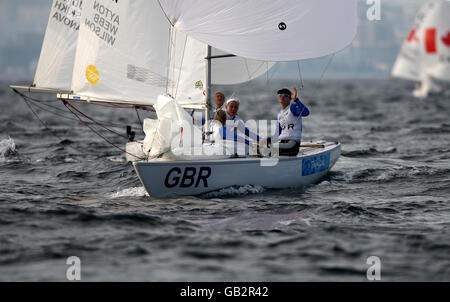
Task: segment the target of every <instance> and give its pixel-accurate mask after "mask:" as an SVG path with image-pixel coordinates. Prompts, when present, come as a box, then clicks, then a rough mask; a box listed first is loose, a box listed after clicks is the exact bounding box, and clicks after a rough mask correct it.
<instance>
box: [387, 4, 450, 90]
mask: <svg viewBox="0 0 450 302" xmlns="http://www.w3.org/2000/svg"><path fill="white" fill-rule="evenodd" d="M392 75H393V76H394V77H399V78H404V79H408V80H413V81H420V82H422V87H421V88H420V89H419V90H417V91H415V93H414V94H415V95H416V96H422V97H425V96H426V95H427V94H428V92H433V91H436V90H438V86H437V85H436V84H433V82H432V79H437V80H441V81H450V1H447V0H431V1H428V2H427V3H425V4H424V5H423V6H422V7H421V9H420V10H419V12H418V14H417V16H416V19H415V22H414V25H413V28H412V29H411V31H410V32H409V34H408V37H407V39H406V41H405V43H404V44H403V47H402V50H401V52H400V54H399V57H398V59H397V61H396V62H395V65H394V68H393V70H392Z"/></svg>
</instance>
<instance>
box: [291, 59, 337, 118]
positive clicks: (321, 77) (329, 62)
mask: <svg viewBox="0 0 450 302" xmlns="http://www.w3.org/2000/svg"><path fill="white" fill-rule="evenodd" d="M333 58H334V54H333V55H332V56H331V57H330V59H329V60H328V63H327V65H326V66H325V69H324V70H323V71H322V75H321V76H320V79H319V83H318V85H320V82H321V81H322V79H323V77H324V75H325V72H326V71H327V69H328V66H330V64H331V61H333ZM318 87H319V86H317V88H316V89H315V91H314V94H316V93H317V91H318V89H319V88H318ZM314 94H313V95H314ZM311 98H312V99H314V97H311ZM305 108H306V106H303V109H302V111H301V112H300V115H299V116H298V118H297V123H298V121H299V119H300V117H301V116H302V114H303V111H305Z"/></svg>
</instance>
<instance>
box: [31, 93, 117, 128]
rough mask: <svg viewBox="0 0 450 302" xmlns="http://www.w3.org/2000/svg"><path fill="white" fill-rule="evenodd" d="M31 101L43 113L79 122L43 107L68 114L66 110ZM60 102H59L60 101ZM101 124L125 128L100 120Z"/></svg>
mask: <svg viewBox="0 0 450 302" xmlns="http://www.w3.org/2000/svg"><path fill="white" fill-rule="evenodd" d="M29 101H30V102H31V103H32V104H33V105H34V106H36V107H37V108H39V109H41V110H42V111H46V112H49V113H51V114H53V115H56V116H59V117H61V118H64V119H66V120H72V121H76V122H78V120H77V119H74V118H70V117H68V116H65V115H62V114H58V113H56V112H54V111H52V110H49V109H46V108H44V107H41V105H42V106H46V107H49V108H53V109H54V110H58V111H61V112H63V113H66V112H67V111H65V110H63V109H60V108H58V107H55V106H51V105H48V104H40V103H39V101H34V100H32V99H31V100H29ZM58 101H59V100H58ZM99 122H101V123H102V124H103V125H107V126H110V127H117V128H122V127H123V125H119V124H115V123H110V122H105V121H101V120H99Z"/></svg>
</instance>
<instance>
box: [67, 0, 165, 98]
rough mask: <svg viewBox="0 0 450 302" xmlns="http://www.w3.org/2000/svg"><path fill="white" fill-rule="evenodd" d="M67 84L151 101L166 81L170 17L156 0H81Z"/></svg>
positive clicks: (93, 93) (88, 93)
mask: <svg viewBox="0 0 450 302" xmlns="http://www.w3.org/2000/svg"><path fill="white" fill-rule="evenodd" d="M80 23H81V25H80V33H79V40H78V47H77V53H76V58H75V68H74V73H73V81H72V90H73V91H74V93H75V94H78V95H82V96H84V97H91V98H99V99H104V100H110V101H120V102H129V103H133V104H147V105H151V104H154V103H155V102H156V99H157V97H158V95H160V94H164V93H166V87H167V86H168V85H167V84H168V81H169V79H168V62H169V61H168V60H169V51H168V45H169V27H170V23H169V22H168V21H167V18H166V16H165V15H164V13H163V12H162V11H161V9H160V7H159V5H158V2H157V1H145V0H133V1H110V0H87V1H86V0H85V1H84V3H83V11H82V14H81V20H80Z"/></svg>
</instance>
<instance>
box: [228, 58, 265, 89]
mask: <svg viewBox="0 0 450 302" xmlns="http://www.w3.org/2000/svg"><path fill="white" fill-rule="evenodd" d="M244 63H245V68H246V70H247V75H248V81H247V82H250V81H251V80H252V77H253V76H254V75H255V74H256V73H258V71H259V70H260V69H261V68H263V67H264V64H265V63H267V68H268V64H269V62H264V61H263V62H261V65H259V66H258V68H256V69H255V70H254V71H253V73H251V72H250V68H249V67H248V61H247V59H245V58H244ZM239 91H241V88H238V89H236V90H235V91H234V92H233V94H232V95H231V98H233V97H234V96H235V95H236V94H237V93H238V92H239Z"/></svg>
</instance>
